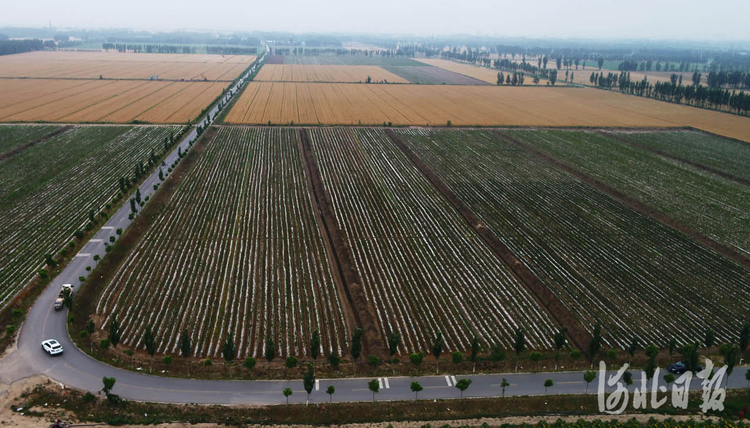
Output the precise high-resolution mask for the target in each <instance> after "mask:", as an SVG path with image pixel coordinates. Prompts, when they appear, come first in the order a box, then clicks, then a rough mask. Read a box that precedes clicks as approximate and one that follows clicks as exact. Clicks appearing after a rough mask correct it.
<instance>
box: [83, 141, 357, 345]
mask: <svg viewBox="0 0 750 428" xmlns="http://www.w3.org/2000/svg"><path fill="white" fill-rule="evenodd" d="M207 144H208V145H207V148H206V150H205V151H204V152H203V153H202V154H201V156H200V157H199V158H198V160H197V161H196V163H195V165H194V166H192V167H191V170H190V172H189V174H188V175H186V177H185V178H184V181H183V182H182V183H181V184H180V187H179V190H178V191H177V192H176V193H175V194H174V195H173V196H172V198H171V199H170V200H169V201H168V203H167V204H166V206H165V207H164V209H163V210H162V211H161V212H160V214H159V216H158V217H157V218H156V219H155V221H154V223H153V224H152V225H151V227H149V229H148V230H147V231H146V232H145V235H144V237H143V238H142V239H141V241H140V242H139V244H138V245H137V247H136V248H135V249H134V250H133V251H132V252H131V253H130V255H129V256H128V258H127V259H126V260H125V261H124V262H123V264H122V265H121V267H120V268H119V269H118V271H117V272H116V274H115V275H114V277H113V279H112V281H111V282H110V283H109V284H108V286H107V287H106V288H105V290H104V291H103V293H102V295H101V297H100V298H99V301H98V303H97V308H96V312H97V313H98V314H100V315H101V316H102V317H103V322H102V323H101V326H102V327H106V326H107V325H108V324H109V321H110V320H112V319H117V321H118V322H119V323H120V324H121V325H122V337H123V341H124V342H125V343H126V344H128V345H131V346H134V347H140V346H142V338H143V333H144V330H145V328H146V326H147V325H152V326H153V328H154V330H155V331H156V334H157V338H158V340H157V342H158V351H159V352H163V353H174V352H176V351H177V350H178V349H179V344H180V337H181V335H182V333H183V331H185V330H187V331H188V332H189V335H190V337H191V342H192V345H193V348H194V354H195V355H196V356H215V355H218V354H220V351H221V345H222V343H223V342H224V340H225V339H226V337H227V335H228V334H232V337H233V342H234V343H235V344H236V349H237V355H238V357H244V356H248V355H250V356H259V355H263V354H264V353H265V346H266V343H267V340H268V339H269V338H270V339H273V341H274V344H275V345H274V346H275V347H276V348H277V349H276V353H277V355H297V356H303V355H306V354H307V352H308V349H309V343H310V338H311V335H312V333H313V331H314V330H315V329H319V330H320V333H321V351H322V352H323V353H329V352H336V353H338V354H339V355H341V354H342V353H343V352H345V350H346V349H347V345H348V342H347V337H348V326H347V321H346V317H347V315H346V314H345V313H344V310H343V308H342V302H341V301H340V299H339V290H338V288H337V286H336V283H335V281H334V278H333V276H332V272H331V267H330V265H329V261H328V258H327V253H326V250H325V247H324V243H323V239H322V236H321V234H320V229H319V227H318V224H317V222H316V217H315V212H314V209H313V204H312V198H311V196H310V192H309V188H308V185H307V176H306V172H305V170H304V167H303V163H302V159H301V153H300V150H299V147H298V142H297V138H296V133H295V132H294V131H292V130H289V129H248V128H222V129H221V130H219V131H218V133H217V134H216V135H215V136H214V137H213V139H212V140H211V141H209V142H208V143H207Z"/></svg>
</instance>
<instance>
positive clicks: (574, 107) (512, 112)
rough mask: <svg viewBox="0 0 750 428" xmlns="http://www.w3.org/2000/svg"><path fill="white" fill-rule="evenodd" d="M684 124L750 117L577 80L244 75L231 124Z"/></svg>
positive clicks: (728, 126)
mask: <svg viewBox="0 0 750 428" xmlns="http://www.w3.org/2000/svg"><path fill="white" fill-rule="evenodd" d="M269 121H270V122H271V123H273V124H289V123H291V122H294V123H295V124H316V125H317V124H325V125H358V124H361V125H382V124H383V123H388V122H391V123H392V124H393V125H439V126H444V125H446V123H447V122H448V121H451V123H452V124H453V125H463V126H568V127H569V126H575V127H684V126H693V127H696V128H699V129H703V130H706V131H709V132H713V133H716V134H719V135H723V136H727V137H733V138H738V139H742V140H745V141H750V118H746V117H740V116H734V115H730V114H725V113H720V112H714V111H708V110H702V109H697V108H694V107H688V106H681V105H675V104H669V103H664V102H660V101H655V100H649V99H645V98H640V97H634V96H628V95H623V94H616V93H611V92H606V91H600V90H595V89H585V88H548V87H540V88H535V87H497V86H492V87H482V86H443V85H439V86H435V85H433V86H424V85H351V84H329V83H279V82H251V83H249V85H248V86H247V87H246V88H245V90H244V92H243V93H242V96H241V97H240V99H239V100H237V103H236V104H235V105H234V107H233V108H232V110H231V111H230V112H229V114H228V115H227V118H226V122H228V123H235V124H267V123H268V122H269Z"/></svg>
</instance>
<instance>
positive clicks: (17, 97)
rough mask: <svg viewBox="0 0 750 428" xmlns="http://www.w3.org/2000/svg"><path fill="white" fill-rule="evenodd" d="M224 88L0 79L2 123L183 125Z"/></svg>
mask: <svg viewBox="0 0 750 428" xmlns="http://www.w3.org/2000/svg"><path fill="white" fill-rule="evenodd" d="M225 86H226V83H216V82H158V81H112V80H54V79H44V80H29V79H0V93H2V94H3V97H2V98H0V122H34V121H45V122H113V123H127V122H130V121H133V120H140V121H144V122H151V123H184V122H186V121H187V120H191V119H195V117H197V116H198V114H199V113H200V112H201V110H202V109H203V108H205V107H206V106H208V105H209V103H210V102H211V101H213V100H214V99H215V98H216V97H217V96H219V94H221V91H222V90H223V89H224V87H225Z"/></svg>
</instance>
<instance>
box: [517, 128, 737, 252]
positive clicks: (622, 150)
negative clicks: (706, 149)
mask: <svg viewBox="0 0 750 428" xmlns="http://www.w3.org/2000/svg"><path fill="white" fill-rule="evenodd" d="M509 134H510V135H513V136H514V138H518V139H520V140H522V141H524V142H525V143H526V144H528V145H530V146H531V147H533V148H534V149H537V150H541V151H542V152H544V153H546V154H548V155H551V156H552V157H554V158H556V159H558V160H560V161H562V162H564V163H565V164H567V165H568V166H571V167H573V168H574V169H576V170H579V171H582V172H584V173H586V174H587V175H589V176H592V177H594V178H596V179H597V180H599V181H601V182H603V183H604V184H607V185H609V186H611V187H614V188H615V189H617V190H618V191H620V192H622V193H624V194H625V195H627V196H629V197H631V198H634V199H636V200H637V201H639V202H642V203H644V204H646V205H648V206H650V207H653V208H655V209H657V210H658V211H660V212H662V213H664V214H666V215H667V216H669V217H671V218H673V219H676V220H679V221H680V222H682V223H684V224H686V225H688V226H690V227H692V228H693V229H696V230H698V231H699V232H702V233H703V234H704V235H707V236H709V237H711V238H713V239H714V240H716V241H719V242H721V243H723V244H726V245H729V246H732V247H734V248H735V249H737V250H738V251H740V252H742V253H744V254H745V256H750V227H748V224H750V187H748V186H746V185H744V184H740V183H736V182H732V181H729V180H727V179H725V178H723V177H720V176H717V175H715V174H713V173H710V172H706V171H702V170H699V169H696V168H695V167H693V166H690V165H687V164H685V163H683V162H679V161H675V160H672V159H667V158H664V157H662V156H659V155H657V154H655V153H652V152H649V151H647V150H643V149H641V148H639V147H636V146H634V145H632V144H629V143H626V142H623V141H620V140H617V139H614V138H610V137H608V136H606V135H602V134H599V133H594V132H583V131H512V132H509ZM639 135H640V137H639V140H641V141H658V140H660V139H662V138H663V137H662V134H661V133H659V132H655V133H650V134H639ZM625 138H631V136H630V135H625ZM745 161H746V162H747V161H750V158H745Z"/></svg>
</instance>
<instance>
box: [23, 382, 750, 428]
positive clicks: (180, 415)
mask: <svg viewBox="0 0 750 428" xmlns="http://www.w3.org/2000/svg"><path fill="white" fill-rule="evenodd" d="M115 388H116V386H115ZM279 395H280V396H281V392H279ZM22 397H23V400H24V402H23V403H18V404H16V405H17V406H19V407H23V408H24V410H25V412H27V414H29V415H32V416H43V415H44V412H45V411H50V410H54V409H59V408H62V409H65V410H66V411H67V412H68V413H69V414H71V415H72V416H73V417H74V418H75V419H76V420H78V421H81V422H86V423H108V424H113V425H120V424H132V425H143V424H158V423H168V422H181V423H190V424H195V423H220V424H225V425H236V426H243V425H246V424H262V425H272V424H284V425H300V424H304V425H321V426H322V425H332V424H341V425H347V424H354V423H387V422H401V421H434V420H457V419H476V418H487V417H501V416H502V417H508V416H522V417H528V418H529V420H533V418H534V417H541V416H548V415H560V416H568V417H570V416H573V417H575V416H585V415H601V416H602V418H603V419H604V418H607V415H603V414H601V413H599V409H598V404H597V397H596V395H547V396H523V397H508V398H472V399H462V400H434V401H428V400H424V401H391V402H376V403H370V402H359V403H332V404H326V405H320V406H318V405H310V406H305V405H304V404H293V405H277V406H245V405H241V406H223V405H194V404H191V405H179V404H157V403H142V402H130V401H125V402H122V403H120V404H111V403H109V402H108V401H106V400H104V399H101V398H97V397H94V396H89V397H88V398H86V397H85V394H84V393H82V392H80V391H77V390H69V389H68V390H64V391H60V390H59V388H57V387H56V386H54V385H49V384H48V385H39V386H36V387H35V388H34V389H33V390H32V391H31V392H29V393H26V394H24V396H22ZM335 398H336V396H335V395H334V399H335ZM748 401H750V392H748V391H739V392H732V393H730V394H728V396H727V398H726V400H725V402H724V410H723V411H721V412H713V411H712V412H709V413H708V415H709V416H716V417H720V418H724V419H726V420H727V424H722V425H716V426H724V427H732V426H735V424H734V423H733V422H730V421H733V420H736V419H738V414H739V412H740V411H741V409H742V408H743V407H744V406H746V405H747V403H748ZM700 402H701V401H700V392H694V393H692V394H691V396H690V402H689V405H688V409H687V410H682V409H674V408H672V407H670V406H669V405H665V406H662V407H660V408H659V409H656V410H654V409H648V410H643V411H640V412H637V411H632V412H634V414H659V415H669V416H677V415H700V414H701V413H700V410H699V405H700ZM631 410H632V407H629V411H631ZM595 426H596V424H595ZM599 426H601V425H599ZM636 426H637V425H636ZM659 426H660V427H665V426H666V425H662V424H660V425H659Z"/></svg>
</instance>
